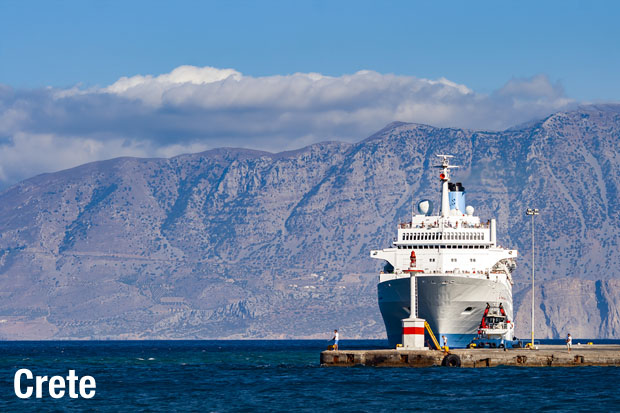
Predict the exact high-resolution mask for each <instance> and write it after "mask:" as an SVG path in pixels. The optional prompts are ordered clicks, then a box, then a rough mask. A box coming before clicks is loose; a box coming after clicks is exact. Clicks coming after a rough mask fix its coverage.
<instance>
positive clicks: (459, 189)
mask: <svg viewBox="0 0 620 413" xmlns="http://www.w3.org/2000/svg"><path fill="white" fill-rule="evenodd" d="M438 156H439V157H440V158H441V164H439V165H437V166H436V167H437V168H439V169H440V173H439V181H440V184H441V208H440V212H439V215H432V212H433V211H432V210H433V208H432V202H431V201H428V200H424V201H421V202H419V203H418V206H417V214H412V217H411V221H410V222H406V223H401V224H400V225H399V226H398V235H397V238H395V240H394V242H393V244H392V246H391V247H390V248H385V249H382V250H374V251H371V253H370V256H371V257H372V258H376V259H381V260H385V261H386V264H385V267H384V270H383V271H382V272H381V274H380V278H379V284H378V287H377V288H378V299H379V308H380V310H381V314H382V316H383V320H384V322H385V327H386V331H387V335H388V340H389V342H390V345H391V346H396V344H398V343H401V338H402V324H401V320H402V319H404V318H407V317H409V315H410V312H411V310H410V302H411V300H410V298H411V297H410V291H411V288H410V287H411V284H410V282H416V286H417V288H416V289H415V291H417V300H414V302H416V303H417V306H418V309H417V310H418V311H417V314H418V316H419V317H421V318H424V319H426V321H428V323H429V324H430V326H431V328H432V329H433V331H434V332H435V333H436V334H437V335H438V336H446V337H447V338H448V342H449V345H450V346H451V347H465V346H466V345H467V344H468V343H469V342H470V341H471V339H472V338H473V337H474V336H476V334H477V330H478V327H479V323H480V316H481V314H483V312H484V310H485V308H486V306H487V303H494V305H499V304H500V303H501V304H502V305H503V308H504V309H505V311H506V314H507V317H508V319H509V320H512V317H513V307H512V284H513V281H512V275H511V273H512V271H513V270H514V268H515V266H516V262H515V258H516V257H517V251H516V250H511V249H506V248H502V247H500V246H499V245H498V243H497V237H496V221H495V219H490V220H487V221H486V222H482V221H481V220H480V218H479V217H477V216H475V215H474V208H473V207H472V206H466V195H465V188H464V187H463V185H462V184H461V183H460V182H458V183H452V182H450V173H451V170H452V169H454V168H457V166H453V165H450V158H452V156H450V155H438ZM509 335H510V336H509ZM511 335H512V330H511V332H510V333H509V334H508V335H507V337H506V339H507V340H512V336H511Z"/></svg>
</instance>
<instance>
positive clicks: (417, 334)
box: [402, 272, 425, 350]
mask: <svg viewBox="0 0 620 413" xmlns="http://www.w3.org/2000/svg"><path fill="white" fill-rule="evenodd" d="M410 275H411V278H410V281H409V282H410V286H411V300H410V305H411V307H410V308H411V310H410V313H409V318H405V319H403V320H402V323H403V347H402V349H403V350H424V349H425V347H424V319H423V318H418V311H417V303H416V300H417V294H416V279H415V272H411V273H410Z"/></svg>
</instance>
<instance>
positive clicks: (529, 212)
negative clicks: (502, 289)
mask: <svg viewBox="0 0 620 413" xmlns="http://www.w3.org/2000/svg"><path fill="white" fill-rule="evenodd" d="M525 214H526V215H531V216H532V348H534V217H535V216H536V215H539V212H538V208H528V209H527V211H525Z"/></svg>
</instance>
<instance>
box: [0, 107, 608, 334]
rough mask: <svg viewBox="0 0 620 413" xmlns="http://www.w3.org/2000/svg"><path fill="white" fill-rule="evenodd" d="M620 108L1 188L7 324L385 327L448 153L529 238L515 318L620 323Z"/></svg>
mask: <svg viewBox="0 0 620 413" xmlns="http://www.w3.org/2000/svg"><path fill="white" fill-rule="evenodd" d="M619 146H620V106H589V107H585V108H582V109H580V110H578V111H574V112H569V113H557V114H554V115H552V116H550V117H548V118H546V119H543V120H541V121H538V122H533V123H530V124H528V125H523V126H519V127H514V128H512V129H509V130H506V131H503V132H485V131H471V130H461V129H445V128H443V129H440V128H434V127H431V126H426V125H418V124H405V123H393V124H391V125H388V126H387V127H386V128H384V129H383V130H381V131H379V132H377V133H376V134H374V135H373V136H371V137H369V138H367V139H365V140H363V141H361V142H359V143H357V144H346V143H339V142H326V143H321V144H316V145H312V146H309V147H306V148H303V149H300V150H297V151H292V152H282V153H278V154H272V153H267V152H259V151H251V150H242V149H217V150H212V151H208V152H204V153H199V154H192V155H183V156H178V157H175V158H171V159H135V158H119V159H112V160H109V161H103V162H96V163H92V164H87V165H82V166H80V167H77V168H74V169H70V170H66V171H61V172H57V173H53V174H45V175H40V176H37V177H34V178H32V179H29V180H26V181H24V182H21V183H19V184H17V185H15V186H13V187H12V188H9V189H8V190H6V191H5V192H3V193H2V194H0V338H3V339H17V338H223V337H230V338H241V337H255V338H259V337H270V338H280V337H325V336H326V335H328V334H329V331H330V330H333V328H337V327H338V328H340V329H341V330H342V332H343V335H344V336H345V337H382V336H383V334H384V330H383V325H382V322H381V318H380V315H379V311H378V308H377V305H376V290H375V287H376V281H377V275H376V272H377V270H378V269H379V268H380V265H381V264H380V263H379V262H376V261H375V260H371V259H370V258H369V257H368V251H369V250H370V249H372V248H382V247H385V246H387V245H389V243H390V241H391V239H392V237H393V236H394V233H395V226H396V224H397V223H398V222H399V221H404V220H406V219H407V217H408V215H409V214H410V211H411V208H412V204H413V202H414V201H416V200H419V199H421V198H430V199H438V197H439V186H438V183H437V178H436V176H435V175H436V174H435V173H434V171H433V170H432V169H431V168H430V166H431V165H433V164H434V162H435V154H437V153H451V154H454V155H455V160H454V163H456V164H458V165H461V168H460V169H458V170H457V172H456V174H455V179H456V180H458V181H461V182H463V184H464V185H465V188H466V191H467V196H468V203H469V204H471V205H473V206H474V207H475V208H476V214H477V215H480V216H481V218H483V219H487V218H491V217H496V218H497V219H498V225H499V228H498V238H499V239H500V242H501V244H503V245H505V246H510V247H515V248H518V249H519V253H520V259H519V262H518V263H519V267H518V269H517V271H516V273H515V280H516V284H515V302H516V304H517V316H516V321H517V323H518V324H517V333H518V334H520V335H521V336H527V335H528V334H529V321H528V320H529V312H530V309H531V307H530V305H531V304H530V302H529V299H528V297H529V296H528V294H530V290H529V285H530V283H531V280H530V273H531V267H530V265H531V258H530V257H531V238H530V237H531V226H530V225H531V223H530V220H529V217H526V216H525V209H526V208H527V207H538V208H539V209H540V210H541V215H540V216H539V217H537V218H536V226H535V235H536V239H537V247H539V248H537V251H536V253H537V258H536V278H537V281H539V283H538V284H537V290H536V294H537V295H538V299H537V304H536V305H537V307H536V312H537V314H538V316H537V320H538V323H537V326H536V331H537V332H538V333H537V336H539V337H557V336H561V335H564V334H565V333H566V332H568V331H571V332H572V333H573V336H576V337H580V336H583V337H617V338H620V318H619V315H618V304H619V303H620V290H619V289H618V287H619V284H618V283H619V280H620V270H619V268H620V265H619V264H620V250H619V249H618V241H619V236H618V231H617V227H618V224H619V223H620V219H619V218H620V216H619V215H620V204H619V203H618V187H619V183H620V170H619V168H618V166H619V162H620V157H619V155H618V154H619Z"/></svg>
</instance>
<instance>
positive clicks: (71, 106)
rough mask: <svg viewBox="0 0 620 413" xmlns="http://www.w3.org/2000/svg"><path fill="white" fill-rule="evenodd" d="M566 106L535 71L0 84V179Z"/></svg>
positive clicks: (496, 124) (490, 119) (233, 74)
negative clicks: (492, 80)
mask: <svg viewBox="0 0 620 413" xmlns="http://www.w3.org/2000/svg"><path fill="white" fill-rule="evenodd" d="M574 104H575V102H574V101H573V100H571V99H569V98H568V97H566V95H565V93H564V91H563V89H562V87H561V85H559V84H554V83H552V82H551V81H550V80H549V79H548V78H547V77H546V76H544V75H537V76H534V77H532V78H527V79H511V80H509V81H508V82H507V83H506V85H504V87H502V88H501V89H499V90H497V91H495V92H493V93H491V94H488V95H487V94H480V93H476V92H475V91H473V90H471V89H469V88H468V87H467V86H465V85H461V84H457V83H455V82H452V81H450V80H448V79H444V78H440V79H436V80H430V79H423V78H417V77H412V76H399V75H393V74H381V73H377V72H373V71H359V72H357V73H354V74H349V75H343V76H338V77H332V76H325V75H321V74H317V73H295V74H291V75H277V76H264V77H252V76H244V75H243V74H241V73H239V72H238V71H236V70H234V69H218V68H213V67H194V66H180V67H178V68H176V69H174V70H173V71H171V72H170V73H167V74H162V75H159V76H153V75H137V76H132V77H123V78H121V79H119V80H118V81H116V82H114V83H113V84H111V85H107V86H103V87H96V88H86V89H85V88H79V87H74V88H69V89H55V88H45V89H38V90H24V89H13V88H11V87H9V86H2V85H0V185H7V184H10V183H14V182H16V181H18V180H20V179H23V178H26V177H28V176H31V175H34V174H37V173H40V172H48V171H54V170H58V169H63V168H68V167H72V166H75V165H78V164H81V163H84V162H88V161H94V160H100V159H105V158H109V157H115V156H149V157H152V156H172V155H176V154H180V153H184V152H194V151H200V150H204V149H208V148H214V147H220V146H239V147H248V148H257V149H264V150H271V151H277V150H283V149H293V148H298V147H301V146H304V145H307V144H311V143H315V142H318V141H324V140H343V141H356V140H359V139H361V138H363V137H365V136H367V135H369V134H371V133H372V132H373V131H375V130H377V129H380V128H381V127H383V126H384V125H385V124H387V123H390V122H392V121H405V122H417V123H426V124H432V125H435V126H442V127H462V128H470V129H487V130H488V129H496V130H501V129H504V128H507V127H510V126H512V125H515V124H518V123H521V122H525V121H528V120H530V119H532V118H537V117H542V116H545V115H547V114H549V113H551V112H555V111H557V110H563V109H567V108H568V107H570V106H573V105H574Z"/></svg>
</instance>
